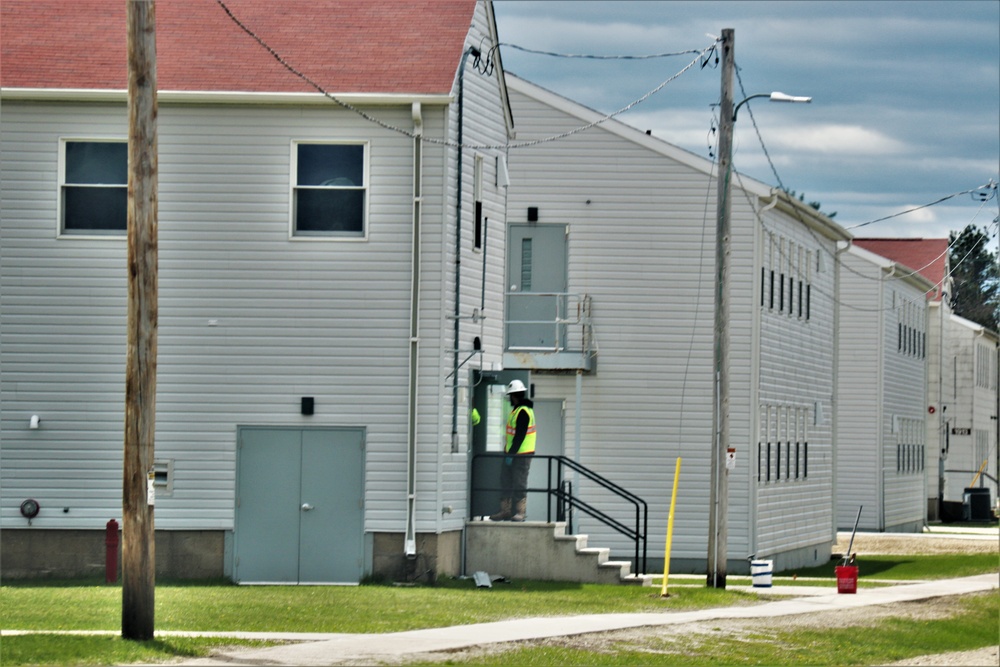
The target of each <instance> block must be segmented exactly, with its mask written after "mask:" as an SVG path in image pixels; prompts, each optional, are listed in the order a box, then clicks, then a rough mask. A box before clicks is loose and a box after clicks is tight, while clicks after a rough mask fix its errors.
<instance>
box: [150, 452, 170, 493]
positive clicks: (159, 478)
mask: <svg viewBox="0 0 1000 667" xmlns="http://www.w3.org/2000/svg"><path fill="white" fill-rule="evenodd" d="M153 488H155V489H156V496H157V497H158V498H162V497H166V498H169V497H170V496H172V495H174V460H173V459H161V460H159V461H154V462H153Z"/></svg>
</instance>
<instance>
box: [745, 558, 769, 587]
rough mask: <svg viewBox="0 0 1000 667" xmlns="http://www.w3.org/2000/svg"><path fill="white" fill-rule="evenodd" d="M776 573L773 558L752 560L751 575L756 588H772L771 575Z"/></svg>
mask: <svg viewBox="0 0 1000 667" xmlns="http://www.w3.org/2000/svg"><path fill="white" fill-rule="evenodd" d="M773 574H774V561H773V560H753V561H750V577H751V579H752V580H753V585H754V587H755V588H770V587H771V575H773Z"/></svg>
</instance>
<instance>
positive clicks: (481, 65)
mask: <svg viewBox="0 0 1000 667" xmlns="http://www.w3.org/2000/svg"><path fill="white" fill-rule="evenodd" d="M215 1H216V4H218V5H219V7H221V8H222V10H223V11H224V12H225V13H226V15H227V16H228V17H229V19H230V20H231V21H232V22H233V23H234V24H236V26H237V27H239V28H240V30H242V31H243V32H245V33H246V34H247V35H248V36H249V37H250V38H251V39H253V40H254V41H255V42H257V44H259V45H260V46H261V48H263V49H264V50H265V51H267V52H268V53H269V54H270V55H271V57H272V58H274V59H275V60H276V61H277V62H278V64H280V65H281V66H282V67H284V68H285V69H286V70H288V71H289V72H290V73H291V74H293V75H295V76H296V77H298V78H299V79H301V80H302V81H304V82H305V83H306V84H308V85H309V86H310V87H311V88H313V89H314V90H316V91H317V92H319V93H320V94H321V95H323V96H324V97H326V98H327V99H329V100H330V101H331V102H333V103H335V104H337V105H338V106H340V107H342V108H344V109H347V110H349V111H351V112H353V113H355V114H357V115H358V116H360V117H361V118H363V119H365V120H367V121H368V122H370V123H374V124H375V125H378V126H379V127H381V128H383V129H386V130H389V131H391V132H396V133H399V134H402V135H404V136H406V137H409V138H411V139H413V138H415V137H416V134H414V132H413V131H411V130H408V129H405V128H401V127H396V126H395V125H392V124H390V123H387V122H385V121H383V120H381V119H379V118H376V117H374V116H372V115H371V114H368V113H366V112H365V111H362V110H361V109H359V108H357V107H356V106H354V105H352V104H349V103H348V102H345V101H343V100H341V99H339V98H337V97H336V96H335V95H333V94H332V93H330V92H329V91H327V90H326V89H325V88H323V86H321V85H320V84H319V83H317V82H316V81H314V80H313V79H311V78H310V77H309V76H308V75H307V74H306V73H304V72H302V71H301V70H298V69H296V68H295V67H294V66H293V65H292V64H291V63H289V62H288V61H287V60H286V59H285V57H284V56H282V55H281V53H279V52H278V51H277V50H276V49H275V48H274V47H272V46H271V45H270V44H268V43H267V42H266V41H265V40H264V38H262V37H261V36H260V35H258V34H257V33H256V32H254V31H253V30H252V29H251V28H250V27H249V26H247V25H246V24H245V23H243V22H242V21H241V20H240V19H239V18H238V17H237V16H236V15H235V14H234V13H233V12H232V10H231V9H229V7H228V6H226V3H225V2H223V0H215ZM717 41H718V40H716V41H713V42H712V43H711V44H710V45H709V46H707V47H705V48H704V49H702V50H700V51H696V50H691V51H683V52H678V53H675V54H659V55H652V56H649V57H666V56H667V55H683V54H690V53H696V54H698V55H697V56H696V57H695V58H694V59H693V60H692V61H691V62H690V63H688V64H687V65H685V66H684V67H683V68H681V69H680V70H679V71H678V72H677V73H676V74H673V75H672V76H670V77H669V78H667V79H666V80H665V81H663V82H662V83H660V84H659V85H658V86H656V87H655V88H653V89H652V90H650V91H649V92H647V93H646V94H645V95H642V96H641V97H639V98H638V99H636V100H633V101H632V102H630V103H628V104H626V105H625V106H623V107H621V108H620V109H618V110H617V111H613V112H611V113H609V114H606V115H604V116H603V117H601V118H599V119H597V120H595V121H594V122H592V123H588V124H586V125H583V126H581V127H577V128H575V129H573V130H569V131H567V132H563V133H561V134H557V135H553V136H550V137H544V138H542V139H535V140H533V141H522V142H508V143H505V144H461V143H458V142H455V141H450V140H448V139H435V138H433V137H428V136H426V135H422V136H421V139H422V141H424V142H427V143H430V144H436V145H440V146H447V147H449V148H468V149H471V150H508V149H512V148H526V147H529V146H537V145H539V144H544V143H548V142H552V141H558V140H560V139H565V138H567V137H570V136H573V135H576V134H579V133H581V132H585V131H587V130H589V129H591V128H592V127H596V126H598V125H601V124H602V123H606V122H607V121H609V120H611V119H613V118H615V117H617V116H620V115H621V114H623V113H625V112H626V111H629V110H630V109H632V108H633V107H635V106H637V105H639V104H641V103H643V102H645V101H646V100H647V99H649V98H650V97H652V96H653V95H655V94H656V93H658V92H660V91H661V90H663V89H664V88H665V87H666V86H667V85H668V84H670V83H672V82H673V81H674V80H676V79H677V78H678V77H680V76H681V75H682V74H684V73H685V72H687V71H688V70H689V69H691V68H692V67H694V66H695V65H696V64H697V63H698V61H699V60H703V59H707V58H708V54H710V53H711V52H712V51H714V50H715V45H716V43H717ZM497 48H498V46H494V47H491V49H490V51H491V52H492V51H493V50H494V49H497ZM519 48H520V47H519ZM480 53H482V49H480ZM475 66H476V69H477V71H479V72H480V73H481V74H484V75H487V76H489V75H490V74H491V73H492V72H493V66H492V60H491V59H489V58H488V59H487V60H486V61H482V60H481V59H480V58H479V57H477V58H476V63H475Z"/></svg>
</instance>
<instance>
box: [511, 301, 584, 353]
mask: <svg viewBox="0 0 1000 667" xmlns="http://www.w3.org/2000/svg"><path fill="white" fill-rule="evenodd" d="M519 297H524V298H537V297H550V298H552V299H553V304H554V308H553V316H552V317H551V318H549V319H543V320H516V319H511V318H509V316H508V318H507V319H506V320H505V322H504V324H505V326H506V327H510V326H511V325H551V326H552V327H553V334H554V336H555V341H556V344H555V346H554V347H534V346H524V345H509V346H508V348H509V349H512V350H544V351H555V352H561V351H563V350H565V349H566V347H565V345H563V344H562V342H561V341H563V340H564V339H565V338H566V335H565V334H566V333H567V328H568V327H571V326H581V327H583V330H584V336H583V340H581V346H582V349H584V350H586V349H587V347H588V346H587V338H588V335H587V329H588V328H589V326H590V297H589V296H588V295H586V294H573V293H569V292H506V293H505V294H504V298H505V300H506V302H507V304H508V307H509V304H510V303H511V302H512V301H514V300H516V299H518V298H519ZM571 306H575V309H576V317H565V316H564V313H567V312H568V311H569V310H570V307H571Z"/></svg>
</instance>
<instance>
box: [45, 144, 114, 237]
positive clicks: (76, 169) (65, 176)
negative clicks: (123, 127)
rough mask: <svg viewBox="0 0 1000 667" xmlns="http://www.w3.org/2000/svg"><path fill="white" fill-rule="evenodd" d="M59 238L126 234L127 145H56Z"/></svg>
mask: <svg viewBox="0 0 1000 667" xmlns="http://www.w3.org/2000/svg"><path fill="white" fill-rule="evenodd" d="M59 158H60V163H61V164H60V169H59V218H60V220H59V227H60V233H61V234H75V235H122V236H124V235H125V234H126V233H127V232H128V142H126V141H124V140H120V141H108V140H75V139H72V140H71V139H67V140H64V141H62V142H61V143H60V155H59Z"/></svg>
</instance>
